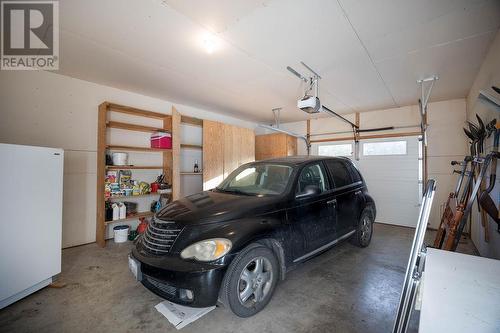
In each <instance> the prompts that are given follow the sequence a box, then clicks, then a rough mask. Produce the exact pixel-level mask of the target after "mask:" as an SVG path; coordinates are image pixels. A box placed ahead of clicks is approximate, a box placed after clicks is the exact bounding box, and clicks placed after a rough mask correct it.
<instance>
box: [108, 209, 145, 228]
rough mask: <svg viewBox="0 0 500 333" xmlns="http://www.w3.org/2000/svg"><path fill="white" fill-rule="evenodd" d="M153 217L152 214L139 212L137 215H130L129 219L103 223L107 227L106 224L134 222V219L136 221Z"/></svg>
mask: <svg viewBox="0 0 500 333" xmlns="http://www.w3.org/2000/svg"><path fill="white" fill-rule="evenodd" d="M153 215H154V213H153V212H140V213H137V214H133V215H130V216H129V217H126V218H124V219H119V220H114V221H106V222H104V223H105V224H106V225H108V224H111V223H120V222H124V221H127V220H135V219H138V218H141V217H150V216H153Z"/></svg>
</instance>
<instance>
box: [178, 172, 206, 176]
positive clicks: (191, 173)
mask: <svg viewBox="0 0 500 333" xmlns="http://www.w3.org/2000/svg"><path fill="white" fill-rule="evenodd" d="M181 175H196V176H198V175H200V176H202V175H203V172H181Z"/></svg>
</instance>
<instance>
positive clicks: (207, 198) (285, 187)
mask: <svg viewBox="0 0 500 333" xmlns="http://www.w3.org/2000/svg"><path fill="white" fill-rule="evenodd" d="M375 214H376V209H375V203H374V201H373V199H372V198H371V197H370V196H369V195H368V193H367V188H366V184H365V182H364V180H363V178H362V176H361V175H360V173H359V171H358V170H357V169H356V167H355V166H354V165H353V163H352V162H351V161H350V160H349V159H347V158H331V157H300V156H296V157H286V158H280V159H272V160H265V161H259V162H253V163H248V164H245V165H242V166H240V167H239V168H238V169H236V170H235V171H234V172H232V173H231V174H230V175H229V176H228V177H227V178H226V179H225V180H224V181H223V182H222V183H221V184H220V185H219V186H218V187H216V188H215V189H213V190H210V191H205V192H202V193H199V194H195V195H191V196H188V197H186V198H183V199H180V200H178V201H174V202H172V203H170V204H168V205H167V206H165V207H164V208H163V209H162V210H161V211H159V212H158V213H157V214H156V215H155V217H154V218H153V219H152V221H151V222H150V223H149V226H148V228H147V230H146V232H145V233H144V234H143V235H142V236H141V237H139V238H138V239H137V240H136V246H135V248H134V249H133V250H132V253H131V255H130V258H129V260H130V261H129V264H130V265H131V269H132V270H133V271H134V273H135V275H136V277H137V279H138V280H140V281H141V282H142V283H143V284H144V286H145V287H146V288H148V289H150V290H151V291H153V292H154V293H156V294H157V295H159V296H161V297H163V298H165V299H167V300H170V301H172V302H174V303H177V304H182V305H188V306H193V307H207V306H212V305H215V304H216V303H217V302H218V301H219V302H220V303H222V304H223V305H225V306H228V307H229V308H231V310H232V311H233V312H234V313H235V314H236V315H238V316H240V317H249V316H252V315H254V314H255V313H257V312H258V311H260V310H262V309H263V308H264V307H265V306H266V304H267V303H268V302H269V300H270V299H271V296H272V294H273V291H274V289H275V287H276V284H277V282H278V281H279V280H282V279H284V278H285V274H286V273H287V271H289V270H290V269H292V268H293V267H294V266H295V265H297V264H298V263H300V262H303V261H305V260H307V259H309V258H311V257H313V256H315V255H317V254H319V253H321V252H323V251H325V250H327V249H328V248H330V247H331V246H333V245H335V244H336V243H338V242H340V241H342V240H344V239H347V238H350V239H351V241H352V242H353V243H354V244H356V245H358V246H361V247H366V246H368V244H369V243H370V240H371V237H372V230H373V226H372V223H373V221H374V219H375Z"/></svg>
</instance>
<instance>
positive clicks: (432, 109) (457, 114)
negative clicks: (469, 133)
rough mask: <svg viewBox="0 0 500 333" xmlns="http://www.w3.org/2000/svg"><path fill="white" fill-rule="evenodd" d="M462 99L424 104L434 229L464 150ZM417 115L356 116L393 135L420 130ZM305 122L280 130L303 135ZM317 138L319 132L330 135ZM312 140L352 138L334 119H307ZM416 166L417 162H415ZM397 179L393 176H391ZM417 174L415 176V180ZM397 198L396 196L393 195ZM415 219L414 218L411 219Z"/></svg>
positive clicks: (301, 149)
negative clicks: (432, 182)
mask: <svg viewBox="0 0 500 333" xmlns="http://www.w3.org/2000/svg"><path fill="white" fill-rule="evenodd" d="M465 109H466V106H465V99H456V100H449V101H442V102H435V103H429V105H428V116H427V118H428V123H429V127H428V131H427V134H428V174H429V178H433V179H435V180H436V181H437V190H436V195H435V199H434V200H435V201H434V205H433V208H432V212H431V216H430V227H431V228H437V227H438V225H439V220H440V215H441V214H440V211H441V209H442V208H441V206H442V204H443V203H444V202H446V199H447V197H448V194H449V192H450V191H451V190H452V189H453V187H454V186H455V180H456V177H455V176H454V175H453V174H452V172H453V168H452V167H451V166H450V161H451V160H457V159H459V160H461V159H463V156H464V155H465V153H466V151H467V145H466V139H465V136H464V135H463V132H462V127H463V126H464V123H465V117H466V113H465ZM345 118H347V119H349V120H350V121H352V122H354V120H355V115H354V114H348V115H345ZM419 124H420V114H419V108H418V106H417V105H412V106H405V107H400V108H393V109H386V110H376V111H369V112H362V113H360V125H361V126H360V127H361V128H376V127H386V126H394V127H396V128H397V129H396V130H395V131H386V132H377V134H384V133H390V132H392V133H394V132H396V131H397V132H418V131H419V130H420V127H419V126H420V125H419ZM306 126H307V125H306V122H305V121H300V122H293V123H284V124H281V128H283V129H287V130H289V131H292V132H295V133H297V134H306V132H307V127H306ZM269 132H270V131H268V130H265V129H262V128H258V129H257V130H256V134H257V135H258V134H265V133H269ZM332 132H336V133H337V134H333V135H332V134H327V135H317V134H320V133H332ZM311 133H312V134H314V136H313V137H312V139H325V138H336V137H348V136H350V135H352V132H351V129H350V125H348V124H346V123H344V122H342V121H340V120H338V119H335V118H331V117H328V118H318V119H312V120H311ZM318 146H319V144H313V145H312V147H311V154H313V155H316V154H317V153H318ZM298 153H299V154H302V155H303V154H306V147H305V144H304V142H303V141H302V140H298ZM415 163H418V161H415ZM395 176H397V175H395ZM417 177H418V175H415V179H417ZM394 195H397V194H394ZM414 218H415V219H417V218H418V216H415V217H414Z"/></svg>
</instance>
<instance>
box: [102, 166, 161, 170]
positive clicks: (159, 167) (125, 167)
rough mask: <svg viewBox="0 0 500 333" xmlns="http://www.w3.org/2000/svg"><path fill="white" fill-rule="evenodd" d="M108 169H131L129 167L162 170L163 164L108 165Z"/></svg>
mask: <svg viewBox="0 0 500 333" xmlns="http://www.w3.org/2000/svg"><path fill="white" fill-rule="evenodd" d="M106 169H107V170H129V169H139V170H140V169H143V170H161V169H163V166H154V165H147V166H139V165H106Z"/></svg>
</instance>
